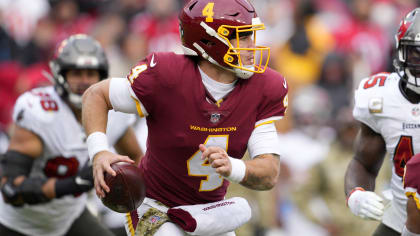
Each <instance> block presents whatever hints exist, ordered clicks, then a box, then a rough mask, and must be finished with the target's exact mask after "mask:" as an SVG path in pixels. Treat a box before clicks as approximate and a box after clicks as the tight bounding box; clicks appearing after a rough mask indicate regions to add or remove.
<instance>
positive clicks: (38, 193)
mask: <svg viewBox="0 0 420 236" xmlns="http://www.w3.org/2000/svg"><path fill="white" fill-rule="evenodd" d="M45 182H47V180H46V179H44V178H39V177H31V178H26V179H25V180H24V181H23V182H22V184H21V185H19V187H18V192H19V194H20V195H21V196H22V199H23V201H24V202H25V203H27V204H29V205H33V204H40V203H45V202H49V201H50V200H51V199H49V198H48V197H47V196H45V194H44V192H43V191H42V186H43V185H44V184H45Z"/></svg>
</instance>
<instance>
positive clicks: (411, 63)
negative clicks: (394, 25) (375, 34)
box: [395, 8, 420, 94]
mask: <svg viewBox="0 0 420 236" xmlns="http://www.w3.org/2000/svg"><path fill="white" fill-rule="evenodd" d="M395 39H396V43H397V45H396V46H397V52H398V56H397V58H396V61H395V62H396V63H395V67H396V69H397V71H398V72H399V74H400V76H401V78H402V79H404V80H405V81H406V82H407V87H408V88H410V89H411V90H413V91H414V92H416V93H418V94H420V8H416V9H414V10H413V11H411V12H410V13H408V14H407V15H406V16H405V17H404V19H403V20H402V21H401V23H400V27H399V30H398V33H397V34H396V35H395ZM402 72H403V73H402Z"/></svg>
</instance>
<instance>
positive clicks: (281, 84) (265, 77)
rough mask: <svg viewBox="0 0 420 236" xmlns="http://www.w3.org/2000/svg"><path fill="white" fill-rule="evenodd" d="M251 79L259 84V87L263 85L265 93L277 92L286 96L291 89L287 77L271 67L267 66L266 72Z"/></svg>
mask: <svg viewBox="0 0 420 236" xmlns="http://www.w3.org/2000/svg"><path fill="white" fill-rule="evenodd" d="M250 80H251V81H252V83H253V84H259V86H258V87H262V89H263V91H264V92H265V93H272V92H275V93H277V94H282V95H283V96H284V95H285V94H287V92H288V89H289V86H288V84H287V81H286V79H285V78H284V77H283V76H282V75H281V74H280V73H278V72H277V71H275V70H273V69H271V68H269V67H267V69H266V70H265V72H264V73H261V74H255V75H254V76H252V77H251V78H250ZM253 86H255V85H253ZM255 87H257V86H255Z"/></svg>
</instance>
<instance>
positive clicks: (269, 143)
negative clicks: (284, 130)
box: [248, 122, 280, 159]
mask: <svg viewBox="0 0 420 236" xmlns="http://www.w3.org/2000/svg"><path fill="white" fill-rule="evenodd" d="M279 146H280V145H279V143H278V136H277V130H276V127H275V125H274V123H273V122H271V123H268V124H267V125H262V126H259V127H257V128H255V129H254V131H252V133H251V137H249V140H248V152H249V156H250V157H251V158H252V159H253V158H255V157H256V156H259V155H263V154H269V153H272V154H276V155H279V156H280V150H279Z"/></svg>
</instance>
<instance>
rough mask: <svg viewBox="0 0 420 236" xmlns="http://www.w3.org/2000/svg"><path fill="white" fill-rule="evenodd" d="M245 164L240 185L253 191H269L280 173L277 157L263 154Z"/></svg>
mask: <svg viewBox="0 0 420 236" xmlns="http://www.w3.org/2000/svg"><path fill="white" fill-rule="evenodd" d="M245 164H246V174H245V178H244V180H242V182H241V185H243V186H245V187H248V188H251V189H255V190H270V189H272V188H273V187H274V186H275V185H276V183H277V179H278V177H279V173H280V158H279V156H277V155H273V154H264V155H260V156H257V157H255V158H254V159H252V160H249V161H246V162H245Z"/></svg>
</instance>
